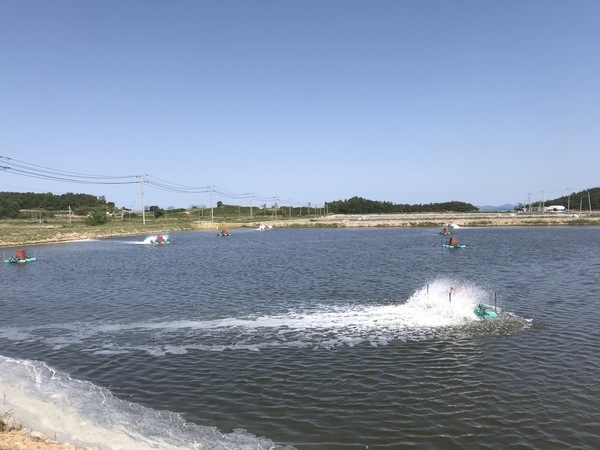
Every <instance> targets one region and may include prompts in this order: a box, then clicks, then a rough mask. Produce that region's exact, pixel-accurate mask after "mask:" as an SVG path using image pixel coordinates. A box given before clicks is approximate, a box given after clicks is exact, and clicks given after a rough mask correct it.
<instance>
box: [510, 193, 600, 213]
mask: <svg viewBox="0 0 600 450" xmlns="http://www.w3.org/2000/svg"><path fill="white" fill-rule="evenodd" d="M532 203H534V204H538V203H539V202H538V201H537V200H536V201H533V202H532ZM544 205H545V206H550V205H562V206H564V207H565V208H569V209H571V210H573V209H575V210H580V209H581V210H582V211H589V210H590V209H591V210H592V211H598V210H600V187H595V188H591V189H586V190H584V191H579V192H571V193H570V194H569V195H564V196H562V197H558V198H555V199H552V200H545V201H544ZM521 206H523V205H521Z"/></svg>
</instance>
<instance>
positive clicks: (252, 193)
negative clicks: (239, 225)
mask: <svg viewBox="0 0 600 450" xmlns="http://www.w3.org/2000/svg"><path fill="white" fill-rule="evenodd" d="M248 195H249V196H250V218H251V219H252V196H253V195H254V192H250V193H249V194H248Z"/></svg>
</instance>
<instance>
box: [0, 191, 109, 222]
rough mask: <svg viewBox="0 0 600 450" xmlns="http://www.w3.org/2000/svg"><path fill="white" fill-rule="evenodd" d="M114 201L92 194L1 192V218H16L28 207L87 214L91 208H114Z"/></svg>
mask: <svg viewBox="0 0 600 450" xmlns="http://www.w3.org/2000/svg"><path fill="white" fill-rule="evenodd" d="M114 206H115V205H114V203H107V202H106V199H105V198H104V197H103V196H102V197H95V196H93V195H90V194H72V193H66V194H62V195H55V194H52V193H47V194H36V193H33V192H0V219H14V218H16V217H18V215H19V211H21V210H27V209H35V210H44V211H67V210H68V209H69V208H70V209H71V211H73V212H74V213H75V214H82V215H85V214H87V213H88V212H89V211H90V210H91V209H96V208H114Z"/></svg>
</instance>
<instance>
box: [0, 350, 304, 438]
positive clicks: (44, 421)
mask: <svg viewBox="0 0 600 450" xmlns="http://www.w3.org/2000/svg"><path fill="white" fill-rule="evenodd" d="M0 392H2V393H4V399H3V400H4V401H3V402H2V404H1V405H0V414H1V413H8V412H9V411H10V416H11V421H12V422H14V423H17V424H21V425H22V426H23V427H24V428H25V430H26V431H30V432H34V433H35V434H36V435H39V436H42V437H46V438H51V439H53V440H56V441H59V442H67V443H69V444H71V445H74V446H77V447H86V448H94V449H98V450H109V449H110V450H146V449H159V450H177V449H179V450H180V449H201V448H203V449H204V448H211V449H217V448H218V449H223V450H239V449H253V450H261V449H264V450H266V449H275V448H279V449H284V447H281V446H275V445H274V443H273V442H272V441H270V440H269V439H266V438H262V437H257V436H255V435H252V434H250V433H247V432H245V431H244V430H236V431H234V432H233V433H228V434H224V433H221V432H220V431H219V430H217V429H216V428H214V427H206V426H198V425H195V424H193V423H189V422H186V421H185V420H184V419H183V418H182V417H181V416H180V415H179V414H176V413H172V412H169V411H154V410H151V409H149V408H145V407H143V406H140V405H137V404H135V403H130V402H126V401H124V400H120V399H118V398H116V397H114V396H113V395H112V394H111V392H110V391H108V390H106V389H103V388H100V387H98V386H95V385H93V384H92V383H89V382H86V381H81V380H76V379H73V378H71V377H69V376H68V375H67V374H64V373H60V372H57V371H55V370H53V369H52V368H50V367H48V366H47V365H45V364H43V363H41V362H37V361H28V360H19V359H13V358H8V357H4V356H0ZM285 449H287V450H293V447H291V446H287V447H285Z"/></svg>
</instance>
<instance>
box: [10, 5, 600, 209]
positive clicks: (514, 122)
mask: <svg viewBox="0 0 600 450" xmlns="http://www.w3.org/2000/svg"><path fill="white" fill-rule="evenodd" d="M0 94H1V95H0V144H1V151H0V156H3V157H5V158H12V159H13V160H17V161H20V162H23V163H26V165H27V164H32V165H35V167H39V168H45V169H44V170H46V169H53V170H54V169H55V170H57V171H64V172H65V173H68V174H88V175H100V176H101V177H104V176H106V177H107V179H109V178H108V177H113V176H135V175H146V174H147V175H149V176H150V177H151V178H153V179H155V180H160V182H161V183H162V187H159V185H157V184H154V185H152V184H151V183H149V184H148V185H145V186H144V197H145V204H146V205H148V204H151V205H158V206H161V207H163V208H167V207H171V206H173V207H189V206H191V205H197V206H202V205H209V204H210V201H211V200H210V193H209V190H210V189H213V196H212V201H213V202H216V201H219V200H221V201H223V202H224V203H227V204H242V205H249V204H250V202H252V204H253V205H259V204H262V203H267V204H269V205H270V204H272V202H273V199H277V200H278V203H279V204H280V205H281V204H286V205H290V204H291V205H306V204H308V203H310V204H311V205H323V204H324V203H325V202H328V201H334V200H344V199H348V198H351V197H353V196H360V197H364V198H368V199H371V200H380V201H389V202H393V203H409V204H415V203H437V202H446V201H454V200H456V201H465V202H469V203H472V204H474V205H476V206H482V205H500V204H503V203H518V202H526V201H527V200H528V198H530V199H531V200H532V201H536V200H540V199H541V200H545V199H550V198H555V197H559V196H562V195H567V194H568V192H569V191H568V189H569V188H570V189H572V190H573V191H579V190H583V189H587V188H591V187H598V186H600V179H599V175H598V174H599V173H600V171H599V169H600V125H599V124H600V2H598V1H597V0H577V1H563V0H560V1H555V0H502V1H480V0H473V1H461V0H457V1H445V0H444V1H442V0H424V1H423V0H418V1H416V0H414V1H405V0H376V1H367V0H364V1H356V0H304V1H300V0H298V1H292V0H261V1H254V0H232V1H202V0H189V1H188V0H178V1H169V2H163V1H156V0H145V1H137V0H128V1H120V0H118V1H113V0H101V1H100V0H97V1H95V0H87V1H80V0H52V1H45V0H37V1H32V0H0ZM0 164H1V165H3V166H6V167H11V164H10V160H9V161H7V160H0ZM33 172H34V173H35V170H34V171H33ZM65 178H66V179H69V180H71V182H65V181H55V180H48V179H44V178H39V177H35V176H25V175H23V174H21V173H15V172H13V171H11V170H6V169H5V170H0V191H19V192H52V193H55V194H63V193H66V192H76V193H88V194H93V195H104V196H105V197H106V199H107V200H108V201H112V202H115V204H116V205H117V206H119V207H121V206H124V207H128V208H134V209H135V208H139V207H140V204H141V186H140V183H139V182H136V181H135V180H136V179H135V178H129V179H128V180H129V183H128V184H89V183H84V182H78V180H79V178H77V177H73V178H72V179H71V175H67V176H66V177H65ZM100 179H103V178H100ZM138 180H139V179H138ZM174 186H178V187H181V189H178V188H177V189H171V188H172V187H174ZM205 187H206V188H208V187H212V188H208V189H204V190H203V189H202V188H205Z"/></svg>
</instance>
